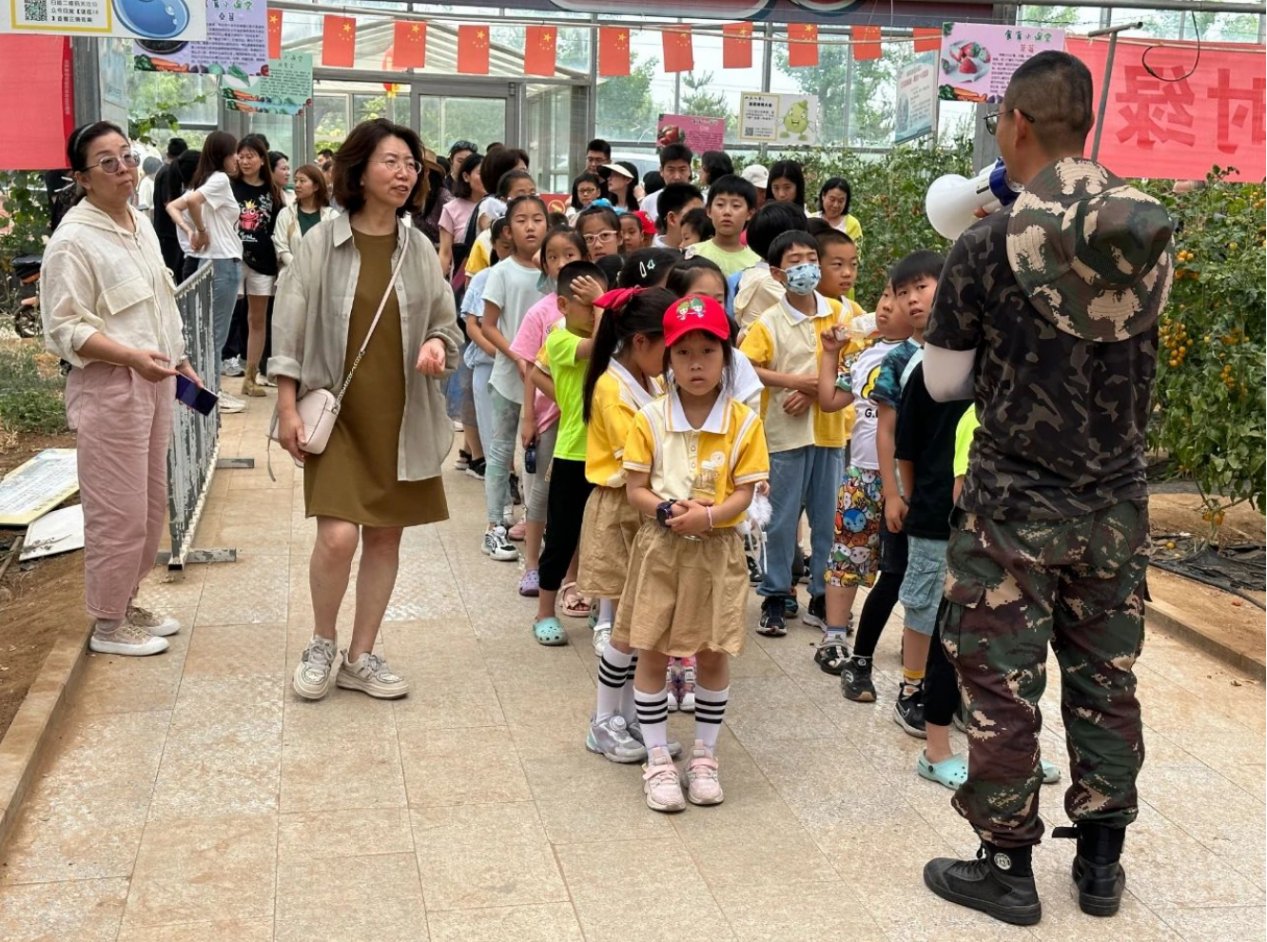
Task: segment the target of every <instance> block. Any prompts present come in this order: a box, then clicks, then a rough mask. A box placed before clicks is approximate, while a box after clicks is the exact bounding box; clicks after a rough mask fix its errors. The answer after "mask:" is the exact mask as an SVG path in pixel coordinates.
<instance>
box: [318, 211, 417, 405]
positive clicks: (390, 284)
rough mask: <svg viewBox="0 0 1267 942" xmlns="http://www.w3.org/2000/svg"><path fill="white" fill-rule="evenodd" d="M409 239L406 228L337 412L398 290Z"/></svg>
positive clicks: (339, 397) (341, 390) (338, 398)
mask: <svg viewBox="0 0 1267 942" xmlns="http://www.w3.org/2000/svg"><path fill="white" fill-rule="evenodd" d="M409 238H410V237H409V229H408V228H406V229H405V239H404V244H403V245H402V246H401V247H400V254H399V255H398V256H397V257H396V264H395V265H394V266H393V267H392V276H391V278H389V279H387V290H386V291H384V292H383V299H382V300H381V301H379V302H378V310H377V311H375V312H374V321H373V323H371V324H370V329H369V332H368V333H366V335H365V339H364V340H363V341H361V349H360V350H358V351H357V352H356V359H355V360H353V361H352V367H351V368H350V369H349V370H348V375H347V379H345V380H344V381H343V385H342V386H341V387H339V394H338V395H337V396H335V399H334V408H335V411H336V412H337V411H338V408H339V405H340V404H341V403H342V402H343V395H344V393H346V392H347V391H348V386H350V385H351V384H352V374H354V373H355V372H356V368H357V367H358V366H360V365H361V357H363V356H365V348H366V347H368V346H369V343H370V338H371V337H373V336H374V329H375V328H376V327H378V322H379V319H380V318H382V316H383V308H385V307H387V299H388V298H390V297H391V295H392V292H393V291H394V290H396V275H397V274H398V273H399V272H400V266H401V265H402V264H403V263H404V261H405V253H406V252H407V251H409Z"/></svg>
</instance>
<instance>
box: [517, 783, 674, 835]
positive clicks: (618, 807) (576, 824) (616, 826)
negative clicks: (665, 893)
mask: <svg viewBox="0 0 1267 942" xmlns="http://www.w3.org/2000/svg"><path fill="white" fill-rule="evenodd" d="M631 768H632V769H636V768H637V766H632V767H631ZM537 813H538V814H539V815H540V816H541V823H542V824H543V825H544V827H545V830H546V835H547V836H548V837H549V839H550V843H551V844H592V843H596V842H599V841H637V840H653V839H656V838H672V837H673V822H672V820H670V818H669V817H668V816H667V815H663V814H658V813H657V812H655V811H652V810H651V809H650V808H648V807H647V806H646V804H645V803H643V802H641V801H635V800H632V799H631V800H629V801H620V802H612V801H603V800H601V799H593V798H588V797H585V796H576V797H575V798H574V799H572V800H568V799H562V800H556V801H538V802H537Z"/></svg>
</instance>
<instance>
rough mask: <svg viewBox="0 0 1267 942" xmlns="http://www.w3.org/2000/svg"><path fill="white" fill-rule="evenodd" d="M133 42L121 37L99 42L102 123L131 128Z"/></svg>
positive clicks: (98, 57) (98, 59)
mask: <svg viewBox="0 0 1267 942" xmlns="http://www.w3.org/2000/svg"><path fill="white" fill-rule="evenodd" d="M130 52H131V42H130V41H129V40H127V39H122V38H120V37H118V36H112V37H110V38H108V39H103V40H101V41H100V42H98V43H97V75H98V76H100V81H99V82H98V86H99V88H100V90H101V120H102V121H113V122H114V123H115V124H117V125H119V127H121V128H126V127H127V126H128V73H129V72H130V71H132V70H131V68H130V65H131V63H130V62H129V59H130Z"/></svg>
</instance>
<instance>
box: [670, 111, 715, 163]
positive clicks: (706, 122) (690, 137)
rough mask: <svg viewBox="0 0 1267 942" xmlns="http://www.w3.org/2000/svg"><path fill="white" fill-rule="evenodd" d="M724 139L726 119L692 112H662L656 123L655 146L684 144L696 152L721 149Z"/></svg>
mask: <svg viewBox="0 0 1267 942" xmlns="http://www.w3.org/2000/svg"><path fill="white" fill-rule="evenodd" d="M725 141H726V119H725V118H704V117H701V116H700V115H693V114H662V115H660V120H659V122H657V124H656V148H657V149H659V148H661V147H668V146H669V145H670V144H685V145H686V146H687V147H689V148H690V149H691V150H692V151H694V152H695V153H696V154H702V153H704V151H706V150H721V149H722V145H723V144H724V143H725Z"/></svg>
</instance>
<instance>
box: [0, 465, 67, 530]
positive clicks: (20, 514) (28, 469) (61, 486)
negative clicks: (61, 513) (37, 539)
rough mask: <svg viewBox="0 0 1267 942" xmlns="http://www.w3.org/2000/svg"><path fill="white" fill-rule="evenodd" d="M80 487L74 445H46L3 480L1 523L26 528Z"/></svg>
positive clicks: (0, 501)
mask: <svg viewBox="0 0 1267 942" xmlns="http://www.w3.org/2000/svg"><path fill="white" fill-rule="evenodd" d="M77 490H79V463H78V461H77V460H76V452H75V449H73V448H45V449H44V450H43V451H41V452H40V453H39V454H38V455H36V456H35V457H34V458H32V459H31V460H30V461H28V462H26V464H23V465H20V466H18V467H16V468H14V469H13V470H12V471H10V472H9V474H8V476H7V477H6V478H5V479H4V480H3V481H0V526H6V527H24V526H26V525H27V524H29V523H30V522H31V521H32V520H38V519H39V518H40V517H42V516H44V514H46V513H48V512H49V511H50V510H52V509H53V508H54V507H56V506H57V505H58V504H60V503H61V502H62V501H64V500H65V499H66V498H67V497H70V496H71V495H72V494H74V493H75V492H76V491H77Z"/></svg>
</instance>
